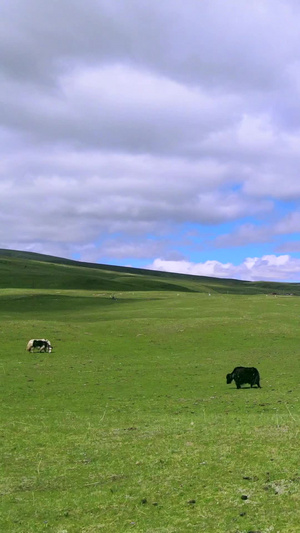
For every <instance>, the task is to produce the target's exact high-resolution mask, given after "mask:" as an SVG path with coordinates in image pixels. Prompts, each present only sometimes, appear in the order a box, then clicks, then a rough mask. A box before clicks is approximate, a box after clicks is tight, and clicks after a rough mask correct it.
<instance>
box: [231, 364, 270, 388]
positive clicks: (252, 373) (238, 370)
mask: <svg viewBox="0 0 300 533" xmlns="http://www.w3.org/2000/svg"><path fill="white" fill-rule="evenodd" d="M226 381H227V384H229V383H231V382H232V381H235V384H236V387H237V389H240V388H241V385H244V384H245V383H249V385H251V388H252V387H253V385H257V387H258V388H260V389H261V386H260V376H259V372H258V370H257V368H254V367H253V366H252V367H250V368H247V367H245V366H237V367H235V369H234V370H233V371H232V372H231V374H227V376H226Z"/></svg>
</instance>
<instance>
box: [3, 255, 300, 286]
mask: <svg viewBox="0 0 300 533" xmlns="http://www.w3.org/2000/svg"><path fill="white" fill-rule="evenodd" d="M0 288H27V289H60V290H69V289H74V290H80V289H82V290H97V291H99V290H104V291H112V292H118V291H179V292H180V291H184V292H218V293H229V294H261V293H265V294H270V293H276V294H281V295H286V294H293V295H300V284H299V283H275V282H249V281H240V280H234V279H220V278H213V277H205V276H191V275H185V274H174V273H168V272H160V271H152V270H146V269H140V268H131V267H121V266H112V265H104V264H96V263H85V262H80V261H73V260H70V259H64V258H60V257H54V256H51V255H44V254H37V253H34V252H23V251H17V250H6V249H0Z"/></svg>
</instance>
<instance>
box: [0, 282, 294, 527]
mask: <svg viewBox="0 0 300 533" xmlns="http://www.w3.org/2000/svg"><path fill="white" fill-rule="evenodd" d="M110 296H111V293H108V292H105V291H103V292H101V291H98V292H97V291H94V290H93V291H75V290H74V291H70V290H69V291H64V290H37V289H36V290H29V289H19V290H17V289H2V290H0V324H1V326H0V339H1V359H0V371H1V388H2V404H1V421H2V422H1V443H2V451H1V461H2V477H1V495H2V514H1V521H2V524H1V531H6V532H14V533H24V532H26V533H30V532H34V533H36V532H42V531H51V532H53V533H67V532H68V533H73V532H85V533H92V532H98V531H104V532H105V533H110V532H112V533H113V532H127V531H136V532H147V533H152V532H159V533H181V532H182V533H184V532H189V531H191V532H192V531H195V532H199V531H205V532H226V533H230V532H232V533H236V532H239V533H244V532H245V533H246V532H249V531H261V532H280V533H285V532H290V533H292V532H293V533H294V532H295V531H299V523H300V511H299V507H300V464H299V422H300V417H299V414H300V406H299V397H300V365H299V356H300V328H299V316H300V300H299V298H298V297H285V296H280V297H274V296H270V295H267V296H266V295H253V296H245V295H231V294H215V293H213V294H212V295H211V296H209V295H208V293H207V292H202V293H186V292H180V293H176V292H174V291H172V292H160V291H156V292H155V291H148V292H130V291H128V292H123V293H116V296H117V301H114V300H112V299H111V298H110ZM34 337H37V338H44V337H45V338H48V339H50V340H51V343H52V344H53V346H54V350H53V353H51V354H47V353H46V354H44V353H42V354H39V353H34V354H29V353H27V352H26V350H25V348H26V343H27V341H28V340H29V339H30V338H34ZM237 365H244V366H256V367H257V368H258V369H259V371H260V374H261V385H262V389H261V390H260V389H256V388H253V389H251V388H249V387H248V386H247V387H245V388H243V389H242V390H237V389H236V388H235V385H234V383H232V384H231V385H226V380H225V375H226V374H227V372H231V371H232V370H233V368H234V367H235V366H237Z"/></svg>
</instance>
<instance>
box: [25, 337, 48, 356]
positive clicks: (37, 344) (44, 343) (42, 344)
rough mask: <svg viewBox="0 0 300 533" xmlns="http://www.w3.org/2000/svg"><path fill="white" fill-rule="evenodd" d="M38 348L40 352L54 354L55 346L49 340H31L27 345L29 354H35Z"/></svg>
mask: <svg viewBox="0 0 300 533" xmlns="http://www.w3.org/2000/svg"><path fill="white" fill-rule="evenodd" d="M35 348H37V349H38V351H39V352H48V353H51V352H52V348H53V346H51V343H50V341H49V340H48V339H31V340H30V341H29V342H28V343H27V347H26V350H27V352H33V351H34V349H35Z"/></svg>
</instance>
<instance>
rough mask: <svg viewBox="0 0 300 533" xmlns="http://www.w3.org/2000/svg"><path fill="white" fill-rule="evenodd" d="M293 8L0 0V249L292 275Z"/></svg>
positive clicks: (233, 0)
mask: <svg viewBox="0 0 300 533" xmlns="http://www.w3.org/2000/svg"><path fill="white" fill-rule="evenodd" d="M299 28H300V3H299V1H298V0H253V1H251V2H249V0H226V1H224V0H201V1H199V0H85V1H84V2H83V1H82V0H45V1H41V0H2V2H1V6H0V66H1V67H0V80H1V90H0V96H1V98H0V106H1V107H0V248H9V249H16V250H28V251H34V252H40V253H45V254H52V255H56V256H61V257H66V258H71V259H79V260H82V261H91V262H99V263H107V264H113V265H124V266H126V265H130V266H134V267H144V268H150V269H152V268H153V269H156V270H166V271H169V272H183V273H190V274H198V275H209V276H217V277H231V278H237V279H245V280H279V281H289V280H291V281H299V280H300V31H299Z"/></svg>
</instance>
